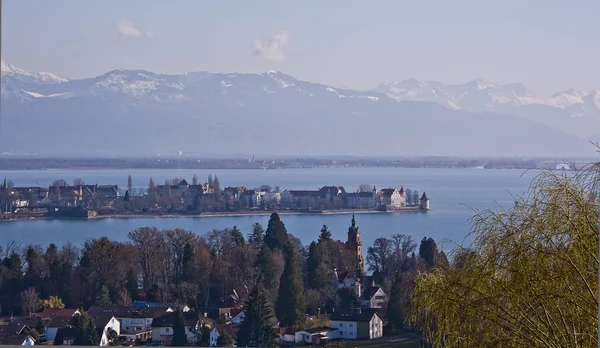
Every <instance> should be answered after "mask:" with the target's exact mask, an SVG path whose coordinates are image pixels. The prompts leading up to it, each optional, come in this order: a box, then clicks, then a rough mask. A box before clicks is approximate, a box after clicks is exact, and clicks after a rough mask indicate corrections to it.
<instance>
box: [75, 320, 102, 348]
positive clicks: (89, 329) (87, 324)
mask: <svg viewBox="0 0 600 348" xmlns="http://www.w3.org/2000/svg"><path fill="white" fill-rule="evenodd" d="M81 312H82V313H81V314H79V315H74V316H73V318H71V326H73V328H74V329H75V330H76V331H77V334H76V337H75V345H76V346H97V345H99V344H100V340H99V338H98V333H97V332H96V325H95V324H94V321H93V320H92V318H91V317H90V316H89V315H88V314H87V313H86V312H83V311H81Z"/></svg>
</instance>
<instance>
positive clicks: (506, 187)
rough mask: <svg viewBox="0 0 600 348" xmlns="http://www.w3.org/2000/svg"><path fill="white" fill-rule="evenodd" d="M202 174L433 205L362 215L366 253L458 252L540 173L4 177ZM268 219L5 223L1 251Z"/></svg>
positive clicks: (21, 181)
mask: <svg viewBox="0 0 600 348" xmlns="http://www.w3.org/2000/svg"><path fill="white" fill-rule="evenodd" d="M194 173H196V175H197V176H198V178H199V180H200V181H201V182H204V181H205V180H206V178H207V177H208V175H209V174H210V173H212V174H213V175H215V174H216V175H217V176H218V177H219V180H220V182H221V186H222V187H226V186H246V187H249V188H253V187H258V186H260V185H262V184H267V185H271V186H273V187H274V186H276V185H278V186H280V188H281V190H285V189H318V188H320V187H321V186H323V185H341V186H344V188H345V189H346V190H347V191H355V190H357V189H358V187H359V185H361V184H370V185H376V186H377V188H378V189H379V188H382V187H397V188H398V189H399V188H400V187H401V186H404V188H410V189H413V190H417V191H419V193H423V191H425V192H427V195H428V196H429V198H430V199H431V211H430V212H428V213H396V214H360V215H357V224H358V225H359V227H360V230H361V238H362V240H363V245H364V246H365V247H368V246H371V245H372V244H373V241H374V240H375V239H376V238H378V237H389V236H391V235H392V234H395V233H403V234H408V235H411V236H412V237H413V238H414V239H415V240H417V241H418V240H420V239H421V238H423V237H425V236H427V237H429V236H431V237H433V238H434V239H435V240H436V242H438V244H441V243H442V240H444V239H446V240H448V241H446V242H445V243H444V249H452V248H453V246H454V243H461V242H463V239H464V238H465V236H466V235H467V234H468V233H469V231H470V225H469V223H468V219H469V218H470V217H471V216H472V215H473V214H474V213H473V210H472V209H487V208H492V207H493V206H494V202H496V203H498V204H501V205H504V206H510V205H512V204H513V203H514V199H513V196H516V195H520V194H523V193H524V192H525V191H526V190H527V188H528V186H529V184H530V183H531V180H532V179H533V178H534V176H535V175H536V174H538V173H539V172H538V171H528V172H525V171H524V170H502V169H496V170H483V169H437V168H436V169H434V168H427V169H406V168H315V169H283V170H147V169H144V170H94V171H86V170H46V171H4V172H0V175H1V176H2V177H4V176H6V178H7V179H11V180H13V181H14V182H15V185H17V186H29V185H39V186H47V185H48V184H50V183H51V182H52V181H54V180H56V179H65V180H66V181H67V182H69V183H70V182H72V181H73V179H75V178H77V177H81V178H83V179H84V180H85V181H86V183H88V184H96V183H98V184H118V185H119V186H120V187H121V188H125V187H126V184H127V176H128V175H130V174H131V176H132V178H133V184H134V186H135V187H146V186H147V184H148V180H149V177H150V176H152V177H153V179H154V181H155V182H156V183H163V182H164V181H165V179H167V178H173V177H183V178H185V179H187V180H189V181H191V180H192V176H193V174H194ZM268 219H269V217H268V216H240V217H201V218H142V219H99V220H89V221H84V220H33V221H16V222H7V223H0V245H5V244H6V243H7V242H8V241H11V240H14V241H17V243H18V244H20V245H26V244H32V243H33V244H39V245H41V246H43V247H45V246H47V245H48V244H49V243H55V244H57V245H61V244H64V243H66V242H69V241H70V242H72V243H74V244H75V245H78V246H80V245H82V244H83V243H84V242H85V240H87V239H89V238H99V237H102V236H107V237H109V238H110V239H114V240H120V241H124V240H127V233H128V232H130V231H132V230H134V229H136V228H138V227H142V226H156V227H157V228H159V229H167V228H183V229H186V230H191V231H193V232H195V233H197V234H200V235H202V234H205V233H207V232H209V231H210V230H212V229H222V228H227V227H232V226H234V225H236V226H237V227H238V228H240V230H241V231H242V233H244V235H245V234H247V233H248V232H249V231H250V227H251V226H252V224H253V223H255V222H260V223H261V224H263V226H264V227H265V228H266V225H267V221H268ZM350 219H351V217H350V215H282V220H283V222H284V223H285V225H286V228H287V230H288V232H290V233H292V234H293V235H295V236H296V237H298V238H300V239H301V241H302V243H303V244H305V245H307V244H309V243H310V242H311V241H312V240H316V239H317V238H318V235H319V230H320V228H321V226H322V225H323V224H326V225H328V226H329V229H330V230H331V232H332V235H333V237H334V238H335V239H341V240H345V239H346V232H347V230H348V226H349V225H350Z"/></svg>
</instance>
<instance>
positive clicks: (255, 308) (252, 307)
mask: <svg viewBox="0 0 600 348" xmlns="http://www.w3.org/2000/svg"><path fill="white" fill-rule="evenodd" d="M244 313H245V317H244V320H243V321H242V323H241V324H240V329H239V331H238V335H237V346H238V347H276V346H277V344H276V342H275V340H276V339H277V337H278V335H277V330H276V329H275V328H274V327H273V325H272V324H271V320H272V318H273V309H272V308H271V306H270V305H269V301H268V300H267V298H266V296H265V294H264V292H263V290H262V288H261V287H260V286H256V287H254V288H253V289H252V291H251V292H250V297H249V298H248V302H246V307H245V309H244Z"/></svg>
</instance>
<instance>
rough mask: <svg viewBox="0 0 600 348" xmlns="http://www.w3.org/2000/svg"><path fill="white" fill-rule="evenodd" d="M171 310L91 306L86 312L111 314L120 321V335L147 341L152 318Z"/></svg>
mask: <svg viewBox="0 0 600 348" xmlns="http://www.w3.org/2000/svg"><path fill="white" fill-rule="evenodd" d="M172 311H173V310H172V309H171V307H134V306H123V307H119V306H110V307H102V306H92V307H91V308H90V309H89V310H88V314H89V315H90V316H101V315H107V314H112V315H113V316H114V317H115V318H117V320H118V321H119V323H120V336H121V337H124V338H126V339H127V340H129V341H135V340H141V341H147V340H149V339H151V338H152V320H153V319H154V318H158V317H160V316H162V315H164V314H165V313H167V312H172Z"/></svg>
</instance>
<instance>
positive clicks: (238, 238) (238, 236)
mask: <svg viewBox="0 0 600 348" xmlns="http://www.w3.org/2000/svg"><path fill="white" fill-rule="evenodd" d="M231 237H232V238H233V242H234V243H235V245H237V246H242V245H244V243H246V241H245V240H244V235H243V234H242V232H240V230H239V229H238V228H237V226H233V229H232V230H231Z"/></svg>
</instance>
